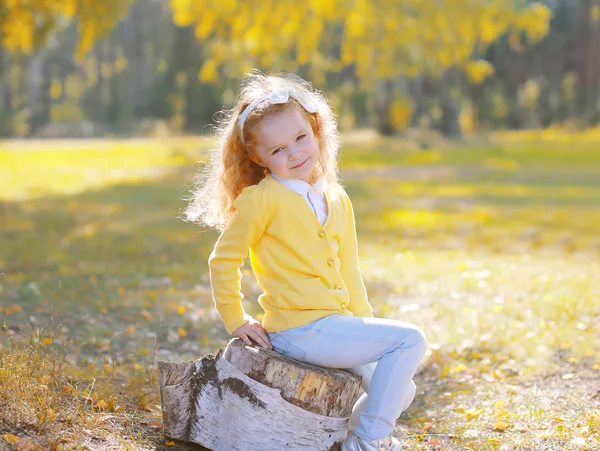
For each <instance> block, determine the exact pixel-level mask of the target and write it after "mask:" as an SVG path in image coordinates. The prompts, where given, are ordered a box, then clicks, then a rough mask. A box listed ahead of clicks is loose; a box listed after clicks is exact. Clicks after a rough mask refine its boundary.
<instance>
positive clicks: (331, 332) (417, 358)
mask: <svg viewBox="0 0 600 451" xmlns="http://www.w3.org/2000/svg"><path fill="white" fill-rule="evenodd" d="M269 338H270V340H271V344H272V345H273V348H274V349H275V351H277V352H279V353H280V354H283V355H285V356H286V357H289V358H292V359H294V360H298V361H300V362H306V363H310V364H313V365H317V366H322V367H327V368H344V369H347V370H348V371H351V372H353V373H355V374H359V375H361V376H363V382H362V388H363V389H364V391H365V394H363V395H362V396H361V397H360V398H359V399H358V401H357V402H356V404H355V405H354V408H353V411H352V416H351V418H350V428H353V426H355V427H354V433H355V434H356V435H357V436H359V437H361V438H363V439H366V440H375V439H379V438H384V437H387V436H388V435H390V434H391V433H392V431H393V430H394V426H395V423H396V419H397V418H398V417H399V416H400V414H401V413H402V412H403V411H404V410H406V408H408V406H409V405H410V403H411V402H412V400H413V398H414V396H415V391H416V387H415V384H414V382H413V380H412V379H413V376H414V374H415V372H416V370H417V367H418V366H419V363H420V362H421V360H422V359H423V356H424V355H425V350H426V340H425V334H424V333H423V330H422V329H421V328H420V327H419V326H416V325H414V324H411V323H407V322H404V321H397V320H391V319H385V318H362V317H353V316H341V315H331V316H326V317H324V318H320V319H318V320H316V321H313V322H312V323H309V324H306V325H305V326H301V327H294V328H292V329H287V330H283V331H279V332H272V333H270V334H269Z"/></svg>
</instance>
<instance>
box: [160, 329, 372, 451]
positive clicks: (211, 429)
mask: <svg viewBox="0 0 600 451" xmlns="http://www.w3.org/2000/svg"><path fill="white" fill-rule="evenodd" d="M158 372H159V380H160V389H161V399H162V405H163V420H164V428H165V434H166V435H167V436H168V437H170V438H174V439H178V440H183V441H189V442H194V443H197V444H200V445H202V446H204V447H206V448H208V449H211V450H214V451H247V450H255V449H256V450H261V451H276V450H277V451H280V450H283V449H285V450H315V451H317V450H323V451H325V450H337V449H339V445H340V443H341V442H342V441H343V439H344V438H345V435H346V429H347V425H348V418H349V417H350V414H351V413H352V407H353V405H354V403H355V402H356V400H357V398H358V395H359V391H360V380H361V379H360V377H359V376H356V375H354V374H352V373H350V372H347V371H344V370H339V369H329V368H321V367H317V366H313V365H309V364H306V363H301V362H297V361H295V360H292V359H288V358H286V357H284V356H282V355H281V354H278V353H277V352H274V351H269V350H264V349H258V348H252V347H249V346H246V345H245V344H244V343H243V342H241V341H240V340H239V339H233V340H231V341H230V342H229V344H228V345H227V347H226V348H225V349H224V350H223V349H221V350H220V351H219V352H218V353H217V355H216V356H213V355H211V354H209V355H207V356H205V357H203V358H201V359H199V360H196V361H194V362H189V363H183V362H159V365H158Z"/></svg>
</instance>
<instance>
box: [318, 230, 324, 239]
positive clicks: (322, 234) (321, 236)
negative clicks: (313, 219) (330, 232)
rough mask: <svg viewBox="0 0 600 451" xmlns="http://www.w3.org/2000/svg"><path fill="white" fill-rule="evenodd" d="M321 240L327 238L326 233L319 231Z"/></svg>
mask: <svg viewBox="0 0 600 451" xmlns="http://www.w3.org/2000/svg"><path fill="white" fill-rule="evenodd" d="M319 238H325V232H323V231H322V230H320V231H319Z"/></svg>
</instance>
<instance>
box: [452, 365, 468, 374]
mask: <svg viewBox="0 0 600 451" xmlns="http://www.w3.org/2000/svg"><path fill="white" fill-rule="evenodd" d="M460 371H467V367H466V366H465V364H464V363H460V364H458V365H456V366H455V367H454V368H453V369H452V372H453V373H458V372H460Z"/></svg>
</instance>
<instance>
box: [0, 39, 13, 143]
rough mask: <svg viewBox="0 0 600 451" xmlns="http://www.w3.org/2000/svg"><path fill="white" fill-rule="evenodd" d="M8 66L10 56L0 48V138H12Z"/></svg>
mask: <svg viewBox="0 0 600 451" xmlns="http://www.w3.org/2000/svg"><path fill="white" fill-rule="evenodd" d="M1 37H2V34H1V33H0V38H1ZM13 64H16V63H13ZM10 65H11V61H10V56H9V55H8V53H7V52H5V51H4V50H2V48H0V138H8V137H9V136H12V124H11V118H12V114H13V113H12V86H11V84H10V77H9V73H8V68H9V67H10Z"/></svg>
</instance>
